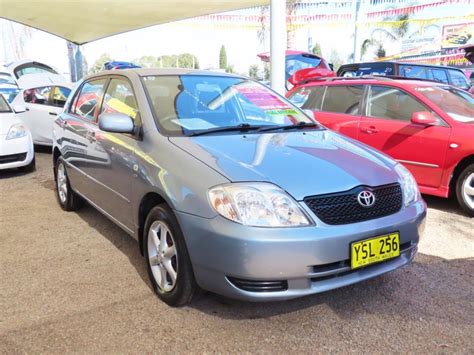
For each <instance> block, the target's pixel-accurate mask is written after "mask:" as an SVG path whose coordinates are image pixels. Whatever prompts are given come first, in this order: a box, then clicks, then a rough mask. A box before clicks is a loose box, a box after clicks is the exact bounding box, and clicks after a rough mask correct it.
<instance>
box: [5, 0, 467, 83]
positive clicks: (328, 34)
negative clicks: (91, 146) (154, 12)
mask: <svg viewBox="0 0 474 355" xmlns="http://www.w3.org/2000/svg"><path fill="white" fill-rule="evenodd" d="M427 2H435V1H434V0H432V1H427V0H420V1H418V3H427ZM385 8H387V6H383V7H378V8H377V9H382V10H383V9H385ZM332 11H334V10H332ZM344 11H346V12H347V10H344ZM315 12H316V10H313V11H312V12H311V13H310V12H308V13H307V14H313V13H315ZM319 12H321V11H319ZM322 12H324V11H322ZM234 13H237V14H258V13H259V10H240V11H238V12H234ZM326 13H327V11H326ZM305 14H306V13H305ZM466 14H474V3H473V5H472V7H471V5H470V4H469V5H466V4H450V5H444V6H442V7H436V8H431V9H427V10H423V11H421V12H419V13H417V14H416V17H415V18H438V17H443V16H462V15H466ZM362 20H363V18H362ZM471 21H472V22H474V21H473V20H471ZM8 22H9V21H6V20H0V26H2V27H3V28H5V26H14V27H15V28H17V29H18V28H19V27H21V25H17V24H13V25H10V24H9V23H8ZM448 22H450V23H452V22H453V20H449V21H448ZM456 22H458V23H459V22H460V20H456V21H454V23H456ZM445 23H446V21H445V22H441V23H440V24H439V25H440V26H438V27H440V28H441V27H442V25H443V24H445ZM190 24H194V26H191V25H190ZM372 30H373V29H372V28H366V27H364V26H361V27H360V28H359V34H358V37H359V45H360V42H361V41H362V40H363V39H364V38H366V37H368V36H370V32H371V31H372ZM415 31H416V28H414V27H413V28H412V29H411V32H415ZM431 31H433V29H431ZM434 31H435V32H436V31H437V32H436V33H435V34H434V36H435V37H436V36H437V35H438V34H437V33H439V32H440V30H437V29H434ZM353 33H354V25H353V24H352V23H350V21H348V22H346V23H337V24H330V23H318V24H312V25H311V27H310V28H300V29H298V30H296V35H295V46H294V47H295V49H298V50H307V49H308V48H307V47H308V36H310V37H312V41H313V43H314V42H318V43H319V44H320V45H321V48H322V52H323V56H324V57H326V58H327V59H329V58H330V56H331V55H332V54H333V52H334V51H336V52H337V53H338V55H339V57H340V58H341V60H342V61H344V62H346V61H347V60H348V58H349V56H350V54H351V53H352V49H353ZM426 34H427V32H425V33H424V35H426ZM267 35H268V37H269V34H268V33H267ZM2 36H4V37H5V32H4V31H2ZM221 45H225V47H226V52H227V58H228V63H229V64H231V65H233V66H234V68H235V70H236V71H237V72H239V73H244V74H246V73H248V68H249V66H250V65H252V64H258V63H260V60H259V58H258V57H257V54H258V53H261V52H264V51H268V50H269V48H268V47H269V44H268V41H267V43H264V44H262V43H260V42H259V40H258V38H257V31H256V29H254V28H252V29H248V28H240V27H238V26H237V27H235V26H232V27H231V28H221V27H219V28H215V27H213V26H212V25H211V24H209V23H207V22H203V21H199V22H196V21H194V22H193V21H192V20H191V21H181V22H178V23H173V24H166V25H159V26H153V27H150V28H146V29H142V30H137V31H132V32H129V33H125V34H120V35H116V36H112V37H109V38H106V39H103V40H98V41H95V42H91V43H89V44H86V45H83V46H82V51H83V54H84V56H85V57H86V59H87V62H88V64H89V66H92V64H93V63H94V61H95V60H97V58H99V56H100V55H101V54H103V53H107V54H109V55H110V56H111V57H112V58H114V59H115V60H124V61H131V60H134V59H136V58H139V57H141V56H144V55H153V56H160V55H171V54H180V53H185V52H187V53H192V54H195V55H196V56H197V57H198V60H199V63H200V67H201V68H204V69H208V68H209V69H211V68H217V67H218V61H219V50H220V47H221ZM8 46H9V43H8V39H6V38H3V40H2V41H1V43H0V63H1V62H5V61H7V60H10V59H11V58H5V57H6V56H9V54H11V52H9V48H8ZM386 49H387V50H388V52H396V51H397V50H398V51H399V50H400V49H401V43H392V42H390V41H387V43H386ZM24 52H25V56H26V57H28V58H32V59H34V60H37V61H42V62H45V63H47V64H50V65H52V66H54V67H55V68H56V69H58V70H59V71H60V72H61V73H68V72H69V67H68V58H67V46H66V42H65V41H64V40H63V39H60V38H58V37H55V36H53V35H50V34H47V33H44V32H41V31H38V30H32V31H31V37H30V38H29V39H28V40H27V41H26V42H25V44H24ZM369 55H371V54H369ZM10 56H11V55H10Z"/></svg>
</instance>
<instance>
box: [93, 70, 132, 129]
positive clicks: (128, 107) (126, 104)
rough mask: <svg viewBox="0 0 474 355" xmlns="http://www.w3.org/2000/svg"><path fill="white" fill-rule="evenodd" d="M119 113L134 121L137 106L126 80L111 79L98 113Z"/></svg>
mask: <svg viewBox="0 0 474 355" xmlns="http://www.w3.org/2000/svg"><path fill="white" fill-rule="evenodd" d="M104 112H105V113H111V112H119V113H123V114H125V115H127V116H129V117H130V118H132V119H133V120H134V121H135V120H136V118H137V115H138V106H137V100H136V99H135V95H134V94H133V90H132V87H131V85H130V83H129V82H128V81H127V80H126V79H112V80H111V81H110V84H109V86H108V87H107V92H106V93H105V96H104V103H103V104H102V109H101V111H100V113H104Z"/></svg>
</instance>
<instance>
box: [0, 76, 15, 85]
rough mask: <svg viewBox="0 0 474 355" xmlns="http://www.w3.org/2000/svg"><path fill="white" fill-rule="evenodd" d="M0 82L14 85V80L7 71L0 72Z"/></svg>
mask: <svg viewBox="0 0 474 355" xmlns="http://www.w3.org/2000/svg"><path fill="white" fill-rule="evenodd" d="M0 84H9V85H16V83H15V80H13V78H12V76H11V75H10V74H8V73H0Z"/></svg>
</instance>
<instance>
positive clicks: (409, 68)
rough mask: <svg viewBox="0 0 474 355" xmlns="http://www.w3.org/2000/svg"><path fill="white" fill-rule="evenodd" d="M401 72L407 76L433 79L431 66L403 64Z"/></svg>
mask: <svg viewBox="0 0 474 355" xmlns="http://www.w3.org/2000/svg"><path fill="white" fill-rule="evenodd" d="M400 74H401V75H402V76H405V77H407V78H414V79H428V80H433V77H432V76H431V68H429V67H419V66H416V65H401V66H400Z"/></svg>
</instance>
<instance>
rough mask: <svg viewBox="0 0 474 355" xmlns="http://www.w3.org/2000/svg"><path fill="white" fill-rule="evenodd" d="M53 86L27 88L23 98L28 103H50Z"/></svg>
mask: <svg viewBox="0 0 474 355" xmlns="http://www.w3.org/2000/svg"><path fill="white" fill-rule="evenodd" d="M50 92H51V86H45V87H41V88H34V89H27V90H25V91H23V99H24V100H25V102H26V103H28V104H38V105H48V100H49V93H50Z"/></svg>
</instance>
